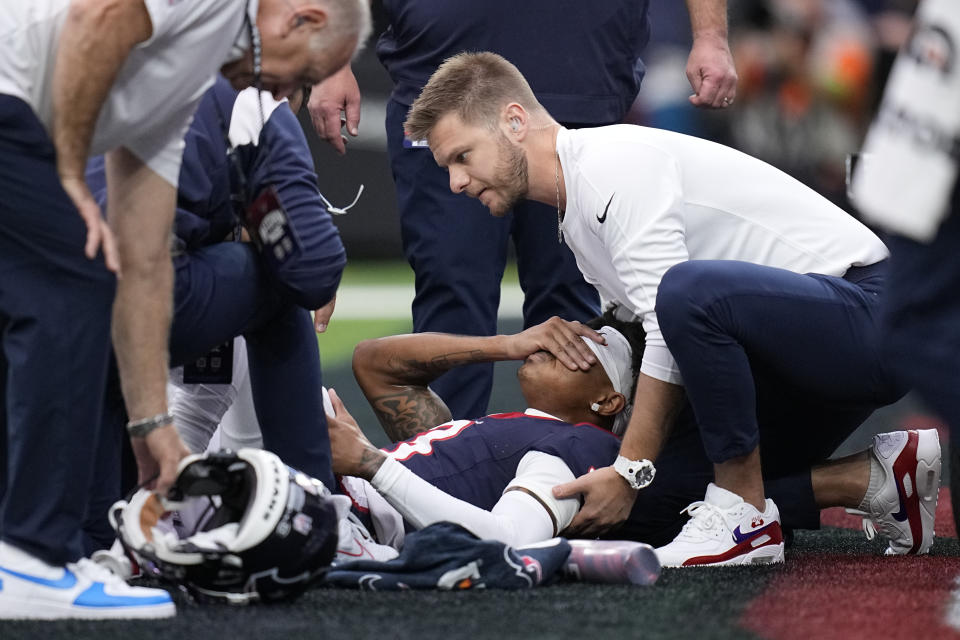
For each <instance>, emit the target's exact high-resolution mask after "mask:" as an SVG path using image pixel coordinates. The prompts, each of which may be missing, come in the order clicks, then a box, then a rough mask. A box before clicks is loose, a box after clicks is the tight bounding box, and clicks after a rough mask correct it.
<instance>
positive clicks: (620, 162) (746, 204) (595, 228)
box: [557, 125, 888, 383]
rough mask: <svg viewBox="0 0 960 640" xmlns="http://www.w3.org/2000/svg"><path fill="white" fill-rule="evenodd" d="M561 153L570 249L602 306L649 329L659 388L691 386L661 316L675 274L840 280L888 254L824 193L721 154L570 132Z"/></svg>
mask: <svg viewBox="0 0 960 640" xmlns="http://www.w3.org/2000/svg"><path fill="white" fill-rule="evenodd" d="M557 153H559V155H560V161H561V163H562V166H563V174H564V178H565V181H566V191H567V209H566V214H565V217H564V220H563V233H564V237H565V238H566V240H567V244H568V245H569V246H570V248H571V250H572V251H573V254H574V256H576V259H577V265H578V266H579V267H580V271H582V272H583V275H584V278H585V279H586V280H587V282H589V283H591V284H593V285H594V286H595V287H597V290H598V291H599V292H600V297H601V299H602V300H603V302H604V303H610V302H613V303H616V304H618V305H621V306H623V307H625V308H627V309H629V310H630V311H632V312H633V313H634V314H635V316H636V317H637V318H638V319H640V320H641V321H642V322H643V328H644V331H646V333H647V342H646V349H645V351H644V357H643V365H642V367H641V371H643V373H645V374H647V375H649V376H651V377H653V378H657V379H659V380H664V381H666V382H673V383H680V381H681V378H680V372H679V369H678V368H677V365H676V362H675V361H674V359H673V357H672V356H671V355H670V351H669V350H668V349H667V346H666V342H665V341H664V338H663V335H662V333H661V332H660V326H659V324H658V322H657V317H656V314H655V313H654V305H655V303H656V299H657V288H658V287H659V285H660V280H661V279H662V278H663V274H664V273H665V272H666V271H667V269H669V268H670V267H672V266H673V265H675V264H678V263H680V262H684V261H686V260H740V261H744V262H751V263H754V264H761V265H767V266H771V267H778V268H781V269H788V270H790V271H794V272H796V273H819V274H824V275H834V276H840V275H843V274H844V273H845V272H846V271H847V269H848V268H850V267H851V266H863V265H870V264H873V263H875V262H879V261H880V260H883V259H884V258H886V257H887V255H888V252H887V249H886V247H885V246H884V244H883V243H882V242H881V241H880V239H879V238H877V236H876V235H874V234H873V233H872V232H871V231H870V230H869V229H867V228H866V227H865V226H863V225H862V224H861V223H860V222H858V221H857V220H855V219H854V218H853V217H851V216H850V215H849V214H847V213H846V212H845V211H843V210H842V209H840V208H839V207H837V206H835V205H834V204H832V203H831V202H830V201H828V200H827V199H826V198H824V197H823V196H821V195H819V194H818V193H816V192H815V191H814V190H812V189H810V188H809V187H807V186H805V185H803V184H802V183H800V182H799V181H797V180H795V179H794V178H791V177H790V176H788V175H787V174H785V173H783V172H782V171H780V170H779V169H776V168H775V167H772V166H770V165H768V164H766V163H765V162H762V161H760V160H757V159H756V158H753V157H751V156H748V155H746V154H744V153H741V152H739V151H737V150H735V149H731V148H729V147H725V146H723V145H720V144H716V143H713V142H709V141H707V140H701V139H699V138H694V137H692V136H686V135H682V134H679V133H674V132H671V131H662V130H659V129H651V128H647V127H638V126H634V125H615V126H609V127H599V128H595V129H579V130H575V131H568V130H566V129H561V130H560V133H559V135H558V136H557ZM601 219H602V220H603V221H602V222H601Z"/></svg>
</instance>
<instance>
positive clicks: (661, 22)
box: [300, 0, 917, 260]
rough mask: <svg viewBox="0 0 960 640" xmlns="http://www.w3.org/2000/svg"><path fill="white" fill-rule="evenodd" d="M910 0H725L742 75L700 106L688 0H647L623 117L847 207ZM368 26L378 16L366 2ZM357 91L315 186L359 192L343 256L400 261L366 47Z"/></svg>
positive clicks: (380, 19)
mask: <svg viewBox="0 0 960 640" xmlns="http://www.w3.org/2000/svg"><path fill="white" fill-rule="evenodd" d="M916 4H917V2H916V0H729V1H728V5H729V14H730V22H729V24H730V46H731V50H732V52H733V56H734V61H735V63H736V66H737V72H738V74H739V76H740V86H739V87H738V93H737V100H736V105H735V106H734V108H732V109H724V110H716V111H709V110H701V109H696V108H694V107H693V106H692V105H690V103H689V102H688V100H687V97H688V96H689V95H690V85H689V83H688V82H687V79H686V77H685V75H684V67H685V65H686V59H687V54H688V53H689V51H690V40H691V36H690V22H689V18H688V16H687V9H686V5H685V3H684V2H681V1H680V0H676V1H673V0H653V1H652V2H651V3H650V18H651V21H653V29H652V40H651V42H650V44H649V46H648V47H647V50H646V52H645V53H644V56H643V59H644V62H645V64H646V66H647V73H646V77H645V79H644V81H643V86H642V87H641V89H640V95H639V96H638V98H637V101H636V103H635V104H634V107H633V109H632V111H631V113H630V116H629V120H630V121H631V122H634V123H636V124H645V125H650V126H655V127H661V128H665V129H671V130H675V131H681V132H684V133H690V134H693V135H697V136H700V137H704V138H708V139H711V140H716V141H718V142H722V143H724V144H728V145H730V146H733V147H736V148H738V149H741V150H743V151H745V152H747V153H749V154H751V155H754V156H756V157H758V158H761V159H763V160H766V161H767V162H769V163H771V164H773V165H775V166H777V167H779V168H780V169H782V170H784V171H786V172H787V173H789V174H791V175H793V176H795V177H796V178H798V179H800V180H802V181H803V182H805V183H807V184H809V185H810V186H812V187H813V188H815V189H816V190H817V191H819V192H821V193H823V194H824V195H825V196H827V197H829V198H830V199H832V200H834V201H835V202H837V203H838V204H840V205H841V206H843V207H844V208H846V209H847V210H850V209H851V207H850V206H849V204H848V202H847V201H846V197H845V190H844V177H845V159H846V156H847V155H848V154H850V153H855V152H856V151H857V150H859V148H860V145H861V142H862V141H863V136H864V135H865V133H866V129H867V126H868V124H869V122H870V116H871V114H872V113H873V112H874V111H875V108H876V105H877V102H878V100H879V97H880V95H881V91H882V89H883V82H884V79H885V78H886V75H887V73H888V72H889V70H890V66H891V64H892V63H893V58H894V56H895V55H896V52H897V49H898V48H899V47H900V45H901V44H902V43H903V42H904V41H905V40H906V38H907V36H908V34H909V33H910V28H911V19H912V16H913V13H914V11H915V9H916ZM373 9H374V21H375V23H376V25H375V27H374V33H375V34H379V33H380V32H382V30H383V27H384V25H385V17H384V16H383V14H382V7H381V5H380V3H376V2H375V3H373ZM353 69H354V73H355V74H356V76H357V79H358V81H359V82H360V86H361V89H362V90H363V92H364V103H363V115H362V120H361V126H360V136H359V137H358V138H355V139H351V140H350V145H349V147H348V149H349V151H348V153H347V155H346V156H339V155H337V154H336V153H335V152H334V151H333V150H332V149H331V148H330V147H329V145H327V144H325V143H322V142H320V141H319V140H318V139H316V136H315V134H314V133H313V131H312V127H311V126H310V125H309V118H308V117H306V110H304V112H303V113H301V114H300V117H301V122H302V123H303V124H304V125H305V127H304V128H305V129H306V130H307V135H308V138H309V139H310V143H311V149H312V151H313V154H314V158H315V159H316V161H317V169H318V171H319V180H320V187H321V190H323V192H324V194H325V195H326V196H327V197H329V198H330V199H331V200H332V201H333V202H334V203H335V204H340V203H349V202H350V201H351V200H352V199H353V197H354V195H355V194H356V191H357V186H358V185H359V184H360V183H361V182H363V183H365V184H366V190H365V192H364V195H363V198H362V199H361V200H360V203H359V204H358V206H357V207H356V209H354V210H352V211H351V215H349V216H339V217H338V219H337V225H338V227H339V228H340V231H341V234H342V235H343V237H344V241H345V244H346V246H347V247H348V250H349V254H350V258H351V260H354V259H364V258H377V259H398V260H400V259H402V255H403V254H402V252H401V249H400V241H399V237H400V232H399V222H398V218H397V213H396V203H395V199H394V191H393V183H392V179H391V176H390V168H389V163H388V160H387V157H386V139H385V137H384V129H383V119H384V113H385V102H386V99H387V96H388V95H389V93H390V89H391V83H390V79H389V78H388V77H387V75H386V72H385V71H384V70H383V67H382V66H381V65H380V63H379V61H378V60H377V58H376V54H375V53H374V46H373V44H372V43H371V44H370V45H369V46H368V47H367V48H366V50H365V51H364V52H363V53H362V54H361V55H360V56H359V58H358V59H356V60H355V61H354V64H353Z"/></svg>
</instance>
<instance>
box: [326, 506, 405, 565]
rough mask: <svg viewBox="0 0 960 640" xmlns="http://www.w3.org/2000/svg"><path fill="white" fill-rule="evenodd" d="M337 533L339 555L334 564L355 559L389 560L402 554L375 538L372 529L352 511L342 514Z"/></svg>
mask: <svg viewBox="0 0 960 640" xmlns="http://www.w3.org/2000/svg"><path fill="white" fill-rule="evenodd" d="M338 515H339V514H338ZM337 534H338V535H337V555H336V556H335V557H334V559H333V562H334V564H340V563H343V562H351V561H353V560H377V561H379V562H387V561H389V560H393V559H394V558H396V557H397V556H398V555H400V554H399V552H398V551H397V550H396V549H394V548H393V547H389V546H387V545H385V544H380V543H379V542H377V541H376V540H374V539H373V536H372V535H371V534H370V531H369V530H368V529H367V528H366V527H365V526H364V525H363V523H362V522H360V519H359V518H357V516H356V515H354V514H353V513H351V512H347V513H346V514H345V515H341V516H340V522H339V523H338V527H337Z"/></svg>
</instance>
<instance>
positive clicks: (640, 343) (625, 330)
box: [586, 307, 647, 402]
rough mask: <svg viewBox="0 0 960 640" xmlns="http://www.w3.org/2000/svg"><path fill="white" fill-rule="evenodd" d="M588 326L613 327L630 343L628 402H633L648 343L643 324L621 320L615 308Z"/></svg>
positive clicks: (590, 321) (593, 320)
mask: <svg viewBox="0 0 960 640" xmlns="http://www.w3.org/2000/svg"><path fill="white" fill-rule="evenodd" d="M586 325H587V326H588V327H590V328H591V329H599V328H600V327H602V326H604V325H607V326H610V327H613V328H614V329H616V330H617V331H619V332H620V333H622V334H623V337H624V338H626V339H627V342H629V343H630V352H631V356H630V372H631V376H630V380H631V382H630V396H629V397H628V398H627V401H628V402H632V401H633V396H634V395H635V394H636V392H637V376H638V375H639V374H640V363H641V362H643V348H644V346H645V345H646V343H647V333H646V332H645V331H644V330H643V324H642V323H640V322H639V321H637V322H626V321H624V320H619V319H617V317H616V316H615V315H614V307H610V308H608V309H607V310H606V311H604V312H603V314H602V315H599V316H597V317H596V318H593V319H592V320H589V321H587V323H586Z"/></svg>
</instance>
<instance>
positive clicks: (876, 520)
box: [847, 429, 940, 556]
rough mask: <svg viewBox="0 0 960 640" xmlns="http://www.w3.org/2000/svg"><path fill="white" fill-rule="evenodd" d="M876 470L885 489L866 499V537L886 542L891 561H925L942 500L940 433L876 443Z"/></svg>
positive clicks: (907, 434)
mask: <svg viewBox="0 0 960 640" xmlns="http://www.w3.org/2000/svg"><path fill="white" fill-rule="evenodd" d="M870 454H871V456H872V457H873V461H872V463H873V464H877V463H878V464H879V466H880V469H881V470H882V472H883V483H882V484H881V485H880V487H879V488H878V490H877V491H876V493H875V494H874V495H872V496H866V497H865V500H864V503H865V505H861V508H863V507H864V506H866V509H865V510H864V511H858V510H853V509H848V510H847V511H849V512H851V513H857V514H860V515H864V516H866V517H865V518H864V521H863V523H864V531H866V533H867V538H869V539H872V538H873V536H874V535H875V533H876V532H880V534H881V535H882V536H884V537H885V538H887V540H888V541H889V544H888V546H887V549H886V555H888V556H892V555H906V554H910V555H920V554H924V553H927V552H928V551H930V547H931V545H933V525H934V520H935V518H936V513H937V498H938V496H939V494H940V437H939V436H938V435H937V430H936V429H924V430H919V431H918V430H915V429H911V430H910V431H893V432H891V433H881V434H879V435H877V436H874V438H873V445H872V446H871V447H870Z"/></svg>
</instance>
